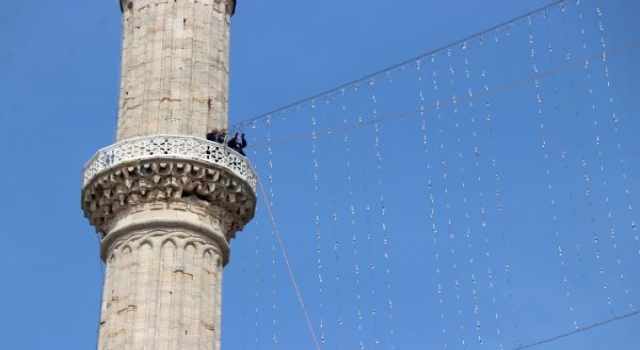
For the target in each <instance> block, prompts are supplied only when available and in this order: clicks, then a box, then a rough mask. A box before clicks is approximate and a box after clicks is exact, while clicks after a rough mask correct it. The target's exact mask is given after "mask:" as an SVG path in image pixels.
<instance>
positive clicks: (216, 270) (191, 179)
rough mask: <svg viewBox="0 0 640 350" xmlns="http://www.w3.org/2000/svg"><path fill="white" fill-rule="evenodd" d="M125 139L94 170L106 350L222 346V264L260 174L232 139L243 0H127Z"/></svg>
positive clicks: (90, 199)
mask: <svg viewBox="0 0 640 350" xmlns="http://www.w3.org/2000/svg"><path fill="white" fill-rule="evenodd" d="M120 4H121V8H122V10H123V12H124V44H123V54H122V84H121V91H120V108H119V114H118V130H117V141H118V142H117V143H115V144H113V145H111V146H109V147H106V148H104V149H102V150H100V151H98V152H97V153H96V154H95V155H94V157H93V158H92V159H91V160H90V161H89V162H88V163H87V165H86V166H85V168H84V174H83V175H84V177H83V186H82V209H83V210H84V214H85V216H86V217H87V218H88V219H89V221H90V222H91V224H92V225H94V226H95V228H96V230H97V231H98V232H99V233H100V236H101V257H102V259H103V260H104V261H105V262H106V273H105V281H104V291H103V300H102V307H101V315H100V324H99V340H98V349H99V350H125V349H131V350H138V349H139V350H142V349H145V350H161V349H167V350H169V349H171V350H174V349H175V350H178V349H180V350H196V349H197V350H213V349H215V350H218V349H219V348H220V329H221V288H222V268H223V267H224V266H225V265H226V264H227V263H228V261H229V253H230V248H229V242H230V240H231V239H232V238H233V237H235V233H236V232H237V231H238V230H240V229H242V227H243V226H244V225H245V224H246V223H247V222H248V221H249V220H251V218H252V217H253V215H254V211H255V205H256V192H255V186H256V174H255V172H254V170H253V168H252V167H251V164H250V163H249V162H248V160H247V159H246V158H245V157H243V156H241V155H240V154H238V153H236V152H235V151H234V150H231V149H228V148H227V147H226V146H225V145H224V144H219V143H214V142H210V141H207V140H205V139H203V138H202V136H203V135H205V134H206V132H207V131H208V130H210V129H211V128H214V127H215V128H226V126H227V91H228V88H227V84H228V83H227V81H228V78H227V76H228V74H227V73H228V69H227V67H228V46H229V35H228V32H229V30H228V29H229V19H230V17H231V15H232V13H233V11H234V8H235V1H234V0H169V1H167V0H120Z"/></svg>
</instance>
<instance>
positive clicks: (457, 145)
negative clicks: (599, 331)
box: [445, 48, 477, 349]
mask: <svg viewBox="0 0 640 350" xmlns="http://www.w3.org/2000/svg"><path fill="white" fill-rule="evenodd" d="M452 51H453V48H449V49H447V52H446V55H445V57H446V59H445V62H446V65H447V70H448V74H447V77H448V80H449V88H450V90H451V91H450V93H451V100H452V101H453V105H452V106H451V109H452V116H451V117H450V118H451V122H452V123H453V130H452V131H453V138H454V142H453V144H454V145H453V148H454V149H453V154H452V155H451V156H452V163H454V164H458V169H457V170H458V172H459V176H460V178H459V185H460V187H461V188H460V194H461V195H462V205H461V208H460V209H461V211H462V212H463V213H464V214H463V215H462V218H460V219H459V221H460V225H461V226H460V227H459V228H458V229H454V228H453V216H452V215H449V221H450V226H451V228H450V230H449V231H450V232H449V234H450V238H451V239H452V242H453V248H452V249H456V250H459V251H462V249H463V246H464V242H465V241H468V243H467V244H468V247H467V251H468V253H469V254H470V255H471V242H470V241H469V240H470V236H471V234H472V232H471V228H470V226H469V208H468V205H467V202H468V197H467V195H468V193H467V176H466V168H465V160H464V155H463V151H462V145H461V144H462V136H461V133H460V124H461V121H460V113H459V109H460V105H459V103H458V98H457V97H456V79H457V78H456V75H457V70H456V69H454V65H453V62H452V61H453V60H452V55H453V54H452ZM456 182H457V181H456ZM452 190H453V189H452ZM447 202H448V203H447V210H448V211H449V210H450V209H451V208H450V206H451V202H450V201H449V200H447ZM463 228H464V229H463ZM463 231H464V232H463ZM463 235H464V238H463V237H462V236H463ZM456 242H457V243H456ZM452 255H453V250H452ZM452 258H453V260H454V261H457V260H460V262H461V261H462V259H456V258H455V257H452ZM467 261H468V262H469V268H470V270H471V273H472V275H474V270H473V267H474V266H473V262H472V261H473V260H472V259H470V260H467ZM454 265H455V266H456V268H455V269H454V270H455V271H456V276H455V279H456V281H455V285H456V287H457V288H456V298H457V300H458V304H459V306H458V317H459V318H460V333H461V341H462V348H463V349H466V348H467V345H468V342H467V339H466V338H467V336H468V333H467V329H466V327H465V322H464V320H465V317H463V316H462V315H463V313H464V312H465V311H464V310H463V305H464V304H463V302H462V295H464V294H466V292H463V290H464V289H466V287H467V286H464V284H465V283H464V280H466V277H463V276H462V275H461V274H460V273H458V271H459V270H458V262H454ZM469 281H470V282H472V278H470V279H469ZM476 305H477V304H476ZM470 314H471V315H472V313H470ZM472 317H473V316H472ZM476 321H477V320H476Z"/></svg>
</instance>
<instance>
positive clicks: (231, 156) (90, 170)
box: [82, 135, 257, 191]
mask: <svg viewBox="0 0 640 350" xmlns="http://www.w3.org/2000/svg"><path fill="white" fill-rule="evenodd" d="M148 159H182V160H196V161H199V162H202V163H210V164H215V165H219V166H222V167H224V168H227V169H229V170H231V171H232V172H233V173H234V174H236V175H237V176H238V177H240V178H241V179H243V180H244V181H246V182H247V183H248V184H249V185H251V187H252V188H253V190H254V191H255V189H256V181H257V175H256V172H255V170H254V169H253V167H252V166H251V164H250V163H249V161H248V160H247V158H246V157H244V156H242V155H240V154H239V153H237V152H236V151H234V150H232V149H230V148H229V147H227V146H226V145H223V144H220V143H216V142H211V141H207V140H204V139H200V138H197V137H191V136H167V135H155V136H149V137H144V138H139V139H132V140H125V141H121V142H118V143H116V144H113V145H111V146H109V147H105V148H103V149H101V150H99V151H98V152H97V153H96V154H95V155H94V156H93V158H91V159H90V160H89V161H88V162H87V164H86V165H85V167H84V171H83V182H82V186H83V187H84V186H86V185H87V183H89V181H91V179H92V178H93V177H94V176H96V175H97V174H99V173H101V172H103V171H105V170H108V169H111V168H116V167H118V166H119V165H122V164H126V163H131V162H134V161H138V160H148Z"/></svg>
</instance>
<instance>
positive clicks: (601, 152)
mask: <svg viewBox="0 0 640 350" xmlns="http://www.w3.org/2000/svg"><path fill="white" fill-rule="evenodd" d="M596 12H597V16H598V36H599V39H600V45H601V47H602V61H601V62H602V64H603V65H604V69H603V71H602V73H603V75H604V79H605V80H606V86H607V90H606V92H607V93H608V94H609V95H608V96H607V97H608V99H609V100H610V102H609V103H612V102H613V101H612V97H611V95H610V93H611V92H610V90H609V89H608V88H609V87H610V85H611V83H610V79H609V65H608V62H607V59H606V56H607V54H606V52H607V44H606V41H605V39H604V34H605V28H604V24H603V12H602V9H601V8H600V7H597V8H596ZM589 85H590V92H591V91H593V87H591V85H593V81H592V79H589ZM591 99H592V105H593V106H595V94H591ZM592 112H593V116H594V127H596V129H597V130H596V131H597V132H598V131H601V130H599V129H600V126H601V125H603V124H605V123H602V122H597V120H596V119H595V118H597V117H598V116H599V115H600V114H599V113H596V110H595V107H594V108H593V109H592ZM614 132H615V130H614ZM611 144H612V143H611V142H607V141H606V140H603V138H602V137H601V136H600V134H599V132H598V136H596V146H597V147H598V158H599V159H600V170H601V174H602V178H603V183H602V186H603V188H604V192H605V206H606V208H607V218H608V221H609V239H610V240H611V244H612V248H613V253H614V261H615V263H616V267H617V269H618V271H617V275H618V279H619V283H620V284H621V285H622V288H623V290H624V299H625V303H626V304H627V306H628V307H629V309H631V310H634V306H633V303H632V302H631V301H630V299H629V295H630V288H629V284H628V282H627V280H625V275H626V274H625V269H624V267H623V265H622V257H621V254H620V250H619V249H618V238H617V236H618V235H616V232H615V231H616V229H615V227H614V220H613V215H614V214H613V213H614V212H616V211H614V210H613V208H612V205H611V200H610V198H611V193H610V189H609V185H608V181H607V179H608V178H609V176H608V172H606V170H605V169H606V164H605V163H606V159H607V156H606V155H605V152H606V149H607V146H609V145H611ZM609 148H610V147H609ZM618 156H619V155H618Z"/></svg>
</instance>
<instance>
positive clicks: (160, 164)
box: [82, 135, 257, 239]
mask: <svg viewBox="0 0 640 350" xmlns="http://www.w3.org/2000/svg"><path fill="white" fill-rule="evenodd" d="M256 182H257V175H256V172H255V170H254V169H253V167H252V166H251V163H250V162H249V161H248V159H247V158H246V157H245V156H242V155H240V154H239V153H237V152H236V151H234V150H233V149H231V148H229V147H227V146H226V145H225V144H221V143H216V142H212V141H208V140H205V139H201V138H197V137H191V136H169V135H154V136H149V137H143V138H137V139H130V140H125V141H121V142H118V143H116V144H113V145H111V146H109V147H105V148H103V149H101V150H99V151H98V152H97V153H96V154H95V155H94V156H93V157H92V158H91V159H90V160H89V161H88V162H87V164H86V165H85V167H84V171H83V180H82V208H83V210H84V213H85V216H86V217H87V218H88V219H89V221H90V222H91V224H92V225H94V226H95V227H96V229H97V230H98V231H99V232H101V233H102V234H103V235H107V234H108V233H109V230H110V227H111V223H112V221H113V220H112V219H114V218H117V217H118V216H119V215H120V214H122V213H125V215H126V212H127V210H131V209H132V208H135V207H141V206H145V207H148V206H149V205H152V206H153V205H160V206H171V205H175V206H177V207H180V206H183V207H184V206H185V205H190V203H194V204H198V206H200V207H202V205H203V204H205V205H207V206H211V207H212V208H214V207H215V208H221V209H224V211H225V212H226V214H225V217H228V218H229V219H230V221H229V225H230V226H229V231H228V233H230V234H233V233H234V232H235V231H236V230H239V229H241V228H242V227H243V226H244V225H245V224H246V223H247V222H248V221H249V220H251V218H252V217H253V214H254V211H255V205H256ZM232 232H233V233H232ZM227 238H228V239H230V238H232V237H227Z"/></svg>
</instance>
